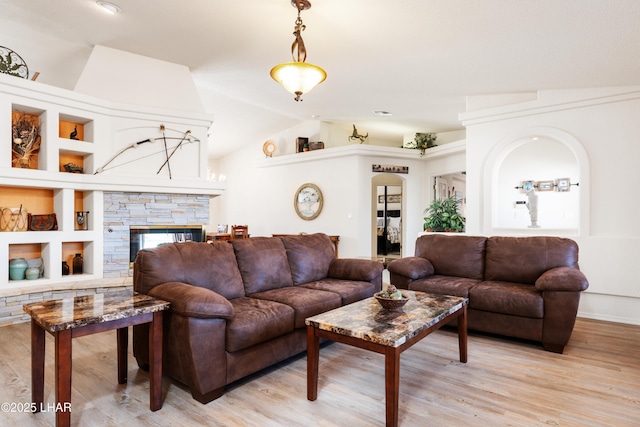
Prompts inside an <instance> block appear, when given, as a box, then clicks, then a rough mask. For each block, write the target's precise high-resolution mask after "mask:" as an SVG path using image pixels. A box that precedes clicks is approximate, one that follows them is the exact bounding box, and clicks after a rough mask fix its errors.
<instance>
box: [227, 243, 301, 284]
mask: <svg viewBox="0 0 640 427" xmlns="http://www.w3.org/2000/svg"><path fill="white" fill-rule="evenodd" d="M230 242H231V244H232V245H233V249H234V251H235V254H236V260H237V262H238V268H239V269H240V274H241V275H242V281H243V283H244V291H245V293H246V294H247V295H251V294H253V293H256V292H262V291H266V290H269V289H276V288H281V287H283V286H293V280H292V279H291V270H290V269H289V262H288V260H287V252H286V250H285V248H284V245H283V244H282V240H280V239H279V238H277V237H252V238H251V239H235V240H231V241H230Z"/></svg>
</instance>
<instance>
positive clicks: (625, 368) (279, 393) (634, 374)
mask: <svg viewBox="0 0 640 427" xmlns="http://www.w3.org/2000/svg"><path fill="white" fill-rule="evenodd" d="M29 333H30V329H29V324H28V323H24V324H19V325H13V326H6V327H3V328H0V343H1V344H0V403H1V402H15V403H24V402H29V401H30V398H31V388H30V387H31V386H30V344H29V342H30V341H29ZM73 344H74V345H73V392H72V393H73V394H72V415H71V422H72V425H77V426H126V427H134V426H190V425H193V426H256V427H266V426H274V427H275V426H323V427H326V426H349V427H356V426H358V427H359V426H382V425H384V372H383V366H384V363H383V362H384V361H383V357H382V356H380V355H378V354H374V353H370V352H367V351H364V350H360V349H356V348H352V347H348V346H346V345H343V344H335V343H334V344H331V345H327V346H324V347H322V348H321V350H320V380H319V393H318V400H317V401H315V402H309V401H307V400H306V356H305V355H301V356H299V357H296V358H294V359H292V360H290V361H288V362H286V363H281V364H279V365H277V366H276V367H274V368H271V369H268V370H266V371H264V372H262V373H260V374H258V375H254V376H252V377H251V378H249V379H247V380H244V381H243V382H242V383H241V384H235V385H233V386H231V387H229V388H228V390H227V392H226V394H225V395H224V396H223V397H221V398H220V399H218V400H216V401H214V402H211V403H210V404H208V405H202V404H200V403H198V402H196V401H195V400H193V399H192V398H191V395H190V394H189V392H188V391H187V390H185V389H184V388H182V387H181V386H179V385H177V384H176V383H174V382H172V381H170V380H168V379H165V380H164V381H163V392H164V406H163V408H162V409H161V410H160V411H158V412H150V411H149V409H148V407H149V395H148V387H149V383H148V377H147V374H146V373H145V372H144V371H140V370H138V368H137V365H136V363H135V359H134V358H133V356H130V358H129V359H130V360H129V382H128V384H124V385H118V384H117V377H116V358H115V353H116V352H115V346H116V339H115V332H106V333H102V334H96V335H90V336H87V337H83V338H76V339H74V341H73ZM46 345H47V357H46V360H47V361H46V379H45V401H47V402H53V399H54V394H53V386H54V384H53V340H52V338H51V337H50V336H48V338H47V343H46ZM457 345H458V344H457V337H456V335H455V333H453V332H451V331H438V332H436V333H434V334H432V335H431V336H429V337H427V338H426V339H424V340H423V341H422V342H420V343H418V344H417V345H415V346H414V347H412V348H411V349H409V350H407V351H406V352H404V353H403V354H402V359H401V360H402V362H401V363H402V370H401V378H400V393H401V394H400V424H401V425H402V426H616V427H618V426H640V326H631V325H622V324H616V323H607V322H600V321H594V320H587V319H578V322H577V324H576V328H575V330H574V333H573V336H572V338H571V341H570V342H569V345H568V346H567V347H566V349H565V354H562V355H558V354H554V353H549V352H545V351H543V350H542V349H541V347H539V346H537V345H535V344H531V343H526V342H518V341H512V340H507V339H501V338H495V337H489V336H484V335H478V334H473V333H472V334H471V336H470V338H469V362H468V363H467V364H461V363H459V362H458V361H457V357H458V347H457ZM130 352H131V351H130ZM53 423H54V414H53V413H52V412H45V413H40V414H31V413H6V412H5V413H3V414H0V425H2V426H20V427H29V426H50V425H53Z"/></svg>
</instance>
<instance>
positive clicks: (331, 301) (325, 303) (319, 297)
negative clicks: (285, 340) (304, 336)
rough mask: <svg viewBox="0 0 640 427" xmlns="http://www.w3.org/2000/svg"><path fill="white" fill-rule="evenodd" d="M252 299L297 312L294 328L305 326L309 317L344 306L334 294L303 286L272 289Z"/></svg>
mask: <svg viewBox="0 0 640 427" xmlns="http://www.w3.org/2000/svg"><path fill="white" fill-rule="evenodd" d="M251 298H256V299H262V300H268V301H276V302H279V303H282V304H286V305H288V306H289V307H291V308H292V309H293V310H294V312H295V318H294V327H296V328H302V327H304V326H305V323H304V320H305V319H306V318H307V317H311V316H315V315H316V314H320V313H324V312H325V311H329V310H333V309H334V308H338V307H340V306H341V305H342V298H340V295H338V294H336V293H334V292H327V291H321V290H317V289H309V288H303V287H301V286H295V287H293V286H292V287H288V288H280V289H271V290H269V291H264V292H259V293H255V294H251Z"/></svg>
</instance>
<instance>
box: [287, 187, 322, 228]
mask: <svg viewBox="0 0 640 427" xmlns="http://www.w3.org/2000/svg"><path fill="white" fill-rule="evenodd" d="M322 203H323V200H322V192H321V191H320V189H319V188H318V186H317V185H314V184H309V183H307V184H302V185H301V186H300V188H298V191H296V195H295V197H294V198H293V207H294V209H295V210H296V213H297V214H298V216H299V217H300V218H302V219H304V220H305V221H311V220H312V219H315V218H316V217H317V216H318V215H320V212H321V211H322Z"/></svg>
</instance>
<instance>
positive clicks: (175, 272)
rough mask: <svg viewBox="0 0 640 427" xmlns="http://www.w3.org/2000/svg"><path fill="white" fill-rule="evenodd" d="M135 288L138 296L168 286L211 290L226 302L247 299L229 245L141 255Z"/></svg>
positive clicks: (175, 246) (174, 246)
mask: <svg viewBox="0 0 640 427" xmlns="http://www.w3.org/2000/svg"><path fill="white" fill-rule="evenodd" d="M133 271H134V273H133V285H134V289H135V290H136V291H138V292H142V293H147V292H149V290H151V288H153V287H155V286H157V285H161V284H163V283H167V282H182V283H188V284H190V285H193V286H199V287H201V288H206V289H210V290H212V291H214V292H217V293H218V294H220V295H222V296H224V297H225V298H227V299H233V298H239V297H243V296H244V287H243V286H242V277H241V276H240V270H238V264H237V263H236V257H235V254H234V253H233V248H232V247H231V245H230V244H228V243H227V242H213V243H211V244H209V243H196V242H185V243H170V244H167V245H162V246H158V247H157V248H152V249H142V250H140V251H139V252H138V256H137V257H136V260H135V263H134V270H133Z"/></svg>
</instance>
